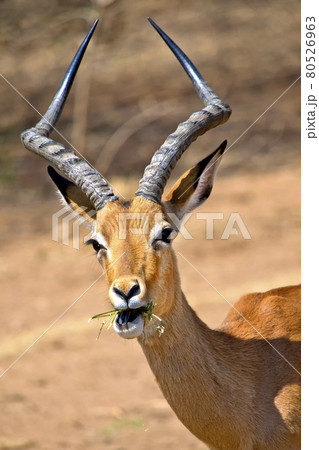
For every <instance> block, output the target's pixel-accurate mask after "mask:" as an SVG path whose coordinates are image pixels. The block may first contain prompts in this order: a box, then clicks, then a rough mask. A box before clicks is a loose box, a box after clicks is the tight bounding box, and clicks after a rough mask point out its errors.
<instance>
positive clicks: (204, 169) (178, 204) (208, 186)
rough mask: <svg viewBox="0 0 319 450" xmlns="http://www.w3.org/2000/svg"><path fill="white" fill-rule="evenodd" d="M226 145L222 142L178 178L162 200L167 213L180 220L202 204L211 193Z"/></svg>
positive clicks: (225, 142)
mask: <svg viewBox="0 0 319 450" xmlns="http://www.w3.org/2000/svg"><path fill="white" fill-rule="evenodd" d="M226 145H227V141H224V142H223V143H222V144H221V145H220V146H219V147H218V149H217V150H215V151H214V152H213V153H211V154H210V155H208V156H207V157H206V158H204V159H203V160H202V161H200V162H199V163H197V164H196V166H194V167H192V168H191V169H189V170H188V171H187V172H185V173H184V174H183V175H182V176H181V177H180V178H179V180H178V181H177V182H176V183H175V184H174V186H173V187H172V189H171V190H170V191H169V193H168V194H167V195H166V197H165V199H164V205H165V206H166V209H167V211H168V212H173V213H174V214H176V216H177V217H178V218H179V219H182V217H183V216H184V215H185V214H186V213H189V212H191V211H193V209H195V208H197V206H199V205H201V204H202V203H204V201H205V200H206V199H207V198H208V197H209V195H210V193H211V191H212V188H213V184H214V179H215V176H216V173H217V169H218V166H219V164H220V161H221V157H222V155H223V153H224V150H225V148H226Z"/></svg>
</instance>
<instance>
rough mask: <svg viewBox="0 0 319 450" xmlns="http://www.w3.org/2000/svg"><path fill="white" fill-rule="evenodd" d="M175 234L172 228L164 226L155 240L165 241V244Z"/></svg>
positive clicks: (168, 242) (169, 241)
mask: <svg viewBox="0 0 319 450" xmlns="http://www.w3.org/2000/svg"><path fill="white" fill-rule="evenodd" d="M175 235H176V231H175V230H173V228H164V229H163V230H162V232H161V234H159V235H158V237H157V238H156V239H155V242H156V241H162V242H165V244H170V243H171V241H172V240H173V238H174V237H175Z"/></svg>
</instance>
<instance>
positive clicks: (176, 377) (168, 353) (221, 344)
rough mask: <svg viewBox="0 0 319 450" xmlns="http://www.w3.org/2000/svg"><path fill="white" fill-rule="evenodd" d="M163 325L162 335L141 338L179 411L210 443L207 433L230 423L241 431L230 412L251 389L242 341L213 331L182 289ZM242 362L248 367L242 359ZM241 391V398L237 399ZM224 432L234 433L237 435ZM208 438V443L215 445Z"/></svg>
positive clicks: (173, 404)
mask: <svg viewBox="0 0 319 450" xmlns="http://www.w3.org/2000/svg"><path fill="white" fill-rule="evenodd" d="M163 325H164V326H165V331H164V333H163V334H162V335H161V336H160V337H159V336H157V335H153V336H152V337H151V338H147V339H145V340H143V339H142V338H141V339H140V344H141V346H142V349H143V351H144V353H145V356H146V358H147V360H148V363H149V365H150V367H151V369H152V371H153V373H154V375H155V377H156V380H157V382H158V384H159V386H160V388H161V390H162V392H163V394H164V396H165V397H166V400H167V401H168V403H169V404H170V406H171V407H172V409H173V410H174V412H175V413H176V415H177V416H178V417H179V419H180V420H181V421H182V422H183V423H184V425H186V427H187V428H189V430H190V431H192V433H194V434H195V435H196V436H197V437H199V438H200V439H201V440H203V441H204V442H205V436H206V435H207V436H209V435H210V436H211V435H212V428H214V427H216V430H215V429H214V433H215V435H216V438H217V436H218V435H219V434H220V433H223V431H222V428H224V429H225V427H228V426H230V425H228V424H230V423H231V426H232V428H233V429H234V432H235V433H236V428H237V426H236V422H238V418H237V417H236V415H235V414H233V413H232V412H231V411H230V408H229V404H231V403H233V404H234V402H236V403H237V402H238V403H240V402H241V400H242V395H243V393H242V392H241V391H243V392H244V391H245V386H244V384H246V383H247V379H246V382H245V383H244V384H243V382H242V381H243V380H241V376H240V372H241V370H240V368H239V367H237V364H236V360H238V355H237V354H236V353H237V352H236V345H235V348H233V349H232V342H231V340H232V339H233V338H231V336H229V335H227V334H225V333H222V332H219V331H214V330H211V329H209V328H208V327H207V325H205V324H204V323H203V322H202V321H201V320H200V319H199V318H198V317H197V315H196V313H195V312H194V310H193V309H192V308H191V307H190V305H189V304H188V303H187V301H186V298H185V297H184V295H183V293H182V292H181V291H180V295H179V296H178V298H175V302H174V307H173V309H172V310H171V311H170V313H169V314H168V315H167V316H166V317H165V319H164V320H163ZM239 364H240V365H242V361H241V363H239ZM237 369H239V370H237ZM237 389H238V391H239V392H238V397H237V398H236V400H234V398H233V395H234V392H236V395H237ZM239 393H240V394H239ZM246 394H247V391H246ZM227 397H229V403H228V399H227ZM236 407H237V408H238V405H236ZM239 409H240V406H239ZM237 413H238V409H237ZM225 418H226V420H225ZM230 418H231V420H229V419H230ZM241 418H243V416H241ZM240 426H242V424H240V423H238V431H239V429H240ZM224 431H225V433H228V435H229V436H230V435H231V434H233V433H232V432H230V431H229V430H224ZM208 439H209V438H208V437H207V441H206V442H207V444H210V445H211V442H209V441H208ZM217 439H218V438H217ZM233 443H234V442H233Z"/></svg>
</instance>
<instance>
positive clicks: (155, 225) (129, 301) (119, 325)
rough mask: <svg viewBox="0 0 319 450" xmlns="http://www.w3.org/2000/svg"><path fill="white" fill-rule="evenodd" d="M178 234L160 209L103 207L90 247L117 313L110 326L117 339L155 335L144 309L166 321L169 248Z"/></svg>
mask: <svg viewBox="0 0 319 450" xmlns="http://www.w3.org/2000/svg"><path fill="white" fill-rule="evenodd" d="M176 231H177V230H176V228H175V227H174V225H173V224H172V223H171V222H170V219H169V218H168V216H167V215H166V213H165V212H164V209H163V208H162V207H161V206H160V205H157V204H155V203H153V202H150V201H149V200H145V199H143V198H140V197H136V198H134V199H133V200H132V201H131V202H129V203H126V204H123V203H120V202H119V201H117V202H113V203H109V204H107V205H106V206H105V207H104V208H103V209H102V210H101V211H99V212H98V214H97V218H96V224H95V231H94V232H93V234H92V239H90V241H89V243H90V244H92V246H93V248H94V250H95V251H96V255H97V258H98V261H99V263H100V264H101V266H102V267H103V269H104V270H105V272H106V279H107V283H108V286H109V291H108V295H109V299H110V301H111V303H112V305H113V307H114V309H118V310H120V312H119V313H118V314H117V316H116V319H115V321H114V323H113V327H114V330H115V331H116V332H117V333H118V335H119V336H121V337H123V338H126V339H131V338H136V337H138V336H140V335H141V334H142V333H143V332H144V326H145V327H147V328H149V329H148V333H152V332H155V331H156V327H154V326H152V325H151V324H150V322H149V321H148V319H145V320H144V315H145V314H143V313H144V312H145V309H146V307H147V305H148V304H149V303H150V302H152V303H153V304H156V306H155V312H156V315H158V316H159V317H161V318H162V317H165V315H166V314H167V313H168V311H169V310H170V308H171V306H172V305H171V304H170V303H169V298H171V297H170V296H168V290H169V289H171V290H172V291H174V273H175V272H176V260H175V255H174V252H173V250H172V247H171V242H172V240H173V239H174V237H175V236H176V234H177V232H176Z"/></svg>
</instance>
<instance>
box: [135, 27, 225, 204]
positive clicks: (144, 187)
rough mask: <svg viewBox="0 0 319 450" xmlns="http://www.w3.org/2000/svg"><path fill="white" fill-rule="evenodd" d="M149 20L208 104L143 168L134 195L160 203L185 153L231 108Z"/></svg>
mask: <svg viewBox="0 0 319 450" xmlns="http://www.w3.org/2000/svg"><path fill="white" fill-rule="evenodd" d="M148 20H149V21H150V23H151V24H152V25H153V27H154V28H155V30H156V31H157V32H158V33H159V35H160V36H161V37H162V38H163V40H164V41H165V42H166V44H167V45H168V47H169V48H170V49H171V50H172V52H173V53H174V55H175V56H176V58H177V59H178V61H179V62H180V64H181V65H182V67H183V68H184V70H185V71H186V73H187V75H188V76H189V78H190V79H191V81H192V83H193V85H194V87H195V89H196V91H197V93H198V95H199V96H200V98H201V99H202V101H203V102H204V104H205V108H203V109H202V110H201V111H198V112H195V113H193V114H192V115H191V116H190V117H189V119H188V120H186V122H183V123H180V124H179V125H178V127H177V129H176V131H175V132H174V133H172V134H171V135H169V136H168V138H167V139H166V140H165V142H164V144H163V145H162V146H161V147H160V148H159V149H158V150H156V152H155V154H154V156H153V158H152V160H151V163H150V164H149V165H148V166H147V167H146V168H145V170H144V175H143V178H142V179H141V180H140V183H139V188H138V190H137V191H136V193H135V195H136V196H142V197H144V198H146V199H148V200H151V201H153V202H155V203H160V202H161V197H162V194H163V191H164V188H165V185H166V182H167V180H168V178H169V176H170V174H171V172H172V170H173V168H174V167H175V164H176V163H177V161H178V160H179V159H180V157H181V156H182V154H183V153H184V152H185V150H186V149H187V148H188V147H189V146H190V144H191V143H192V142H193V141H195V139H197V138H198V136H201V135H202V134H204V133H205V132H206V131H208V130H210V129H211V128H215V127H217V126H218V125H220V124H222V123H225V122H226V121H227V120H228V118H229V116H230V114H231V108H230V106H229V105H227V104H226V103H224V102H222V101H221V100H220V98H219V97H218V96H217V95H216V94H215V92H214V91H213V90H212V89H211V88H210V87H209V86H208V84H207V83H206V81H205V80H204V78H203V77H202V75H201V74H200V73H199V71H198V70H197V69H196V67H195V66H194V64H193V63H192V62H191V61H190V59H189V58H188V57H187V56H186V55H185V53H184V52H183V51H182V50H181V49H180V48H179V47H178V46H177V45H176V44H175V42H174V41H172V39H171V38H170V37H169V36H167V34H166V33H164V31H163V30H161V28H160V27H159V26H158V25H156V23H155V22H154V21H153V20H152V19H150V18H148Z"/></svg>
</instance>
